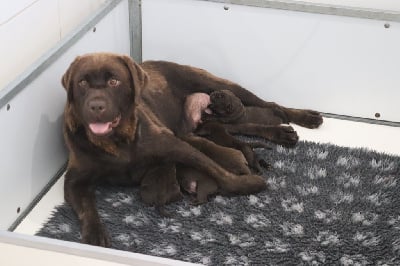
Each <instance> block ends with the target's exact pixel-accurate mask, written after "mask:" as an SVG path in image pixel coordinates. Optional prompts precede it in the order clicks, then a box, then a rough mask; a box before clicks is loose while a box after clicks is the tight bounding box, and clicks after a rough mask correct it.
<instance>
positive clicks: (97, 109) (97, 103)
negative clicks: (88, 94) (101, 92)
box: [88, 99, 106, 114]
mask: <svg viewBox="0 0 400 266" xmlns="http://www.w3.org/2000/svg"><path fill="white" fill-rule="evenodd" d="M88 107H89V110H90V111H91V112H93V113H96V114H100V113H103V112H104V111H105V110H106V102H105V101H104V100H102V99H93V100H91V101H89V103H88Z"/></svg>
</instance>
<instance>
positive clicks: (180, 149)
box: [62, 53, 322, 246]
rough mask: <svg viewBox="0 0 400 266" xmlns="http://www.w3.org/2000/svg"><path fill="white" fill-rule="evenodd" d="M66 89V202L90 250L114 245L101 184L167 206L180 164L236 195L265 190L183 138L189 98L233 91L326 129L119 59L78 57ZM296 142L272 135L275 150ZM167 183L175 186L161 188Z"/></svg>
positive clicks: (175, 69)
mask: <svg viewBox="0 0 400 266" xmlns="http://www.w3.org/2000/svg"><path fill="white" fill-rule="evenodd" d="M62 84H63V86H64V88H65V89H66V92H67V102H66V106H65V111H64V137H65V141H66V145H67V147H68V149H69V161H68V166H67V171H66V175H65V183H64V195H65V199H66V201H67V202H68V203H69V204H70V205H71V206H72V208H73V210H74V211H75V213H76V214H77V216H78V218H79V221H80V225H81V235H82V242H84V243H88V244H92V245H99V246H110V238H109V235H108V233H107V230H106V228H105V227H104V225H103V223H102V222H101V220H100V217H99V213H98V211H97V208H96V202H95V189H94V187H95V185H96V184H99V183H111V184H118V185H141V184H143V189H145V190H148V191H152V193H154V197H150V200H151V198H153V199H154V198H155V199H157V198H160V197H158V196H159V195H162V196H163V199H162V201H163V202H170V201H173V200H176V199H178V198H179V197H180V195H179V193H180V192H179V190H178V189H176V181H175V179H174V178H173V176H174V171H176V165H177V164H180V165H184V166H187V167H191V168H193V169H196V170H198V171H200V172H202V173H204V174H206V175H207V176H209V177H210V178H212V179H213V180H214V181H215V182H216V183H217V184H218V187H219V188H221V189H223V190H224V191H227V192H229V193H232V194H251V193H256V192H259V191H262V190H264V189H265V188H266V183H265V180H264V178H263V177H261V176H258V175H251V174H245V175H238V174H234V173H232V172H230V171H229V170H227V169H225V168H223V167H221V166H220V165H219V164H217V163H216V162H215V161H214V160H212V159H211V158H210V157H208V156H207V155H205V154H204V153H202V152H200V151H199V150H198V149H196V148H195V147H193V146H192V145H190V144H189V143H187V141H186V140H183V139H182V137H184V136H187V135H188V132H187V129H183V127H182V123H181V121H182V120H183V119H184V117H185V114H184V101H185V99H186V97H187V96H188V95H190V94H192V93H196V92H204V93H207V94H210V93H212V92H213V91H216V90H221V89H228V90H231V91H232V92H234V94H235V95H237V96H238V97H239V98H240V99H241V101H242V102H243V103H244V104H245V105H251V106H269V107H271V108H273V110H274V112H275V113H276V114H277V115H278V116H281V117H282V120H284V121H286V122H289V121H293V122H297V123H300V124H305V125H306V126H308V127H311V128H314V127H317V126H319V125H320V124H321V123H322V118H321V116H320V115H319V114H316V113H314V112H310V111H306V110H299V113H301V114H302V115H301V116H299V115H297V114H293V113H292V112H290V111H289V112H287V110H288V109H287V108H284V107H281V106H279V105H277V104H275V103H268V102H265V101H263V100H261V99H260V98H258V97H256V96H255V95H254V94H252V93H250V92H249V91H247V90H246V89H244V88H242V87H241V86H239V85H237V84H234V83H232V82H229V81H227V80H224V79H220V78H218V77H215V76H213V75H211V74H210V73H208V72H206V71H204V70H201V69H197V68H194V67H190V66H183V65H178V64H175V63H170V62H162V61H148V62H144V63H142V64H140V65H139V64H137V63H135V62H134V61H133V60H132V59H131V58H130V57H128V56H124V55H118V54H110V53H94V54H87V55H83V56H79V57H77V58H76V59H75V60H74V61H73V62H72V63H71V65H70V66H69V68H68V69H67V71H66V72H65V74H64V75H63V77H62ZM189 137H190V136H189ZM297 139H298V138H297V134H296V132H295V131H294V130H293V129H292V128H291V127H287V126H277V127H276V128H275V129H274V132H273V133H272V134H271V140H273V141H275V142H277V143H280V142H288V141H289V142H290V143H292V144H293V145H294V144H295V143H296V142H297ZM166 173H167V174H166ZM167 179H168V180H170V182H162V181H166V180H167ZM143 180H144V181H143ZM158 180H160V182H157V181H158ZM142 182H143V183H142ZM158 184H163V186H159V185H158ZM166 191H172V193H169V192H167V193H166ZM147 196H148V195H147ZM156 201H157V200H156Z"/></svg>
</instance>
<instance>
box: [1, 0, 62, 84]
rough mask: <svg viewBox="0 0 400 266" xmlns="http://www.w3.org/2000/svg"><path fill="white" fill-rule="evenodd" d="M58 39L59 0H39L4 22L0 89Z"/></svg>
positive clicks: (2, 26) (2, 27)
mask: <svg viewBox="0 0 400 266" xmlns="http://www.w3.org/2000/svg"><path fill="white" fill-rule="evenodd" d="M2 2H4V3H10V2H13V1H2ZM59 39H60V34H59V22H58V2H57V1H54V0H40V1H38V2H36V3H35V4H33V5H32V6H30V7H29V8H28V9H26V10H24V12H23V13H21V14H19V15H18V16H16V17H14V18H13V19H12V20H10V21H8V22H7V23H6V24H4V25H1V26H0V43H1V49H0V58H1V60H0V69H1V71H0V89H2V87H4V86H5V85H7V84H8V83H9V82H11V81H12V80H13V79H14V78H16V77H17V75H19V74H20V73H21V72H22V71H24V70H25V69H26V68H27V67H28V66H29V65H30V64H32V62H34V61H35V60H37V59H38V58H39V57H40V55H42V54H44V53H45V52H46V51H47V50H49V49H50V48H51V47H53V46H54V44H56V43H57V41H59Z"/></svg>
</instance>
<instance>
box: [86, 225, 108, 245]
mask: <svg viewBox="0 0 400 266" xmlns="http://www.w3.org/2000/svg"><path fill="white" fill-rule="evenodd" d="M82 243H84V244H89V245H93V246H100V247H110V246H111V239H110V236H109V234H108V232H107V229H106V228H105V227H104V225H103V224H101V223H96V224H88V225H84V226H83V227H82Z"/></svg>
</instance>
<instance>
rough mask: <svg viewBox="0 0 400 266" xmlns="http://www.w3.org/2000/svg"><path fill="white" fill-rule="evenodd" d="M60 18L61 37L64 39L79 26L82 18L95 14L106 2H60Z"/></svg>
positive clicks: (70, 0)
mask: <svg viewBox="0 0 400 266" xmlns="http://www.w3.org/2000/svg"><path fill="white" fill-rule="evenodd" d="M58 1H59V16H60V35H61V37H64V36H65V35H66V34H68V33H69V32H70V31H71V30H72V29H74V28H75V27H76V26H77V25H79V24H80V23H82V18H86V17H87V16H88V15H90V14H93V12H95V11H96V10H97V9H98V8H99V7H100V6H101V5H102V4H104V2H105V0H85V1H82V0H58Z"/></svg>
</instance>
